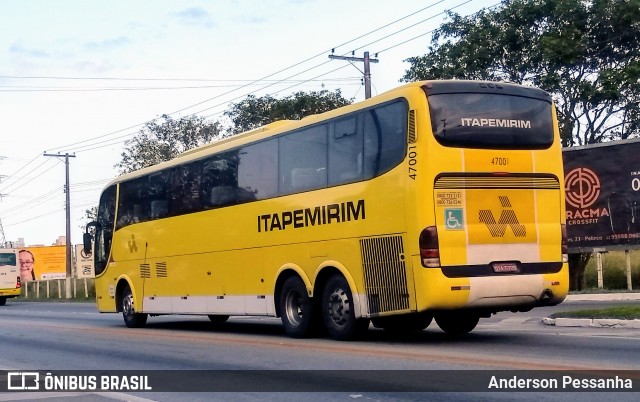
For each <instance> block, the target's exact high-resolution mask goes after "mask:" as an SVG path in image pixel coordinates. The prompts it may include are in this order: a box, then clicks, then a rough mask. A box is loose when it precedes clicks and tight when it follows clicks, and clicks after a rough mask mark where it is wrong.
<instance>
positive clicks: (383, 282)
mask: <svg viewBox="0 0 640 402" xmlns="http://www.w3.org/2000/svg"><path fill="white" fill-rule="evenodd" d="M360 251H361V253H362V266H363V267H364V282H365V291H366V293H367V301H368V303H369V313H370V314H377V313H382V312H388V311H403V310H407V309H409V291H408V286H407V269H406V265H405V261H404V246H403V243H402V236H383V237H371V238H366V239H361V240H360Z"/></svg>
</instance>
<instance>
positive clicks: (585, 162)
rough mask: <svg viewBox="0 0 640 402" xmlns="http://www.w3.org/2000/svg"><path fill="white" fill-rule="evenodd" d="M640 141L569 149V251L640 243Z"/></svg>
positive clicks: (565, 155) (566, 153) (566, 159)
mask: <svg viewBox="0 0 640 402" xmlns="http://www.w3.org/2000/svg"><path fill="white" fill-rule="evenodd" d="M639 156H640V140H638V139H636V140H625V141H615V142H609V143H603V144H594V145H588V146H583V147H572V148H565V149H564V150H563V160H564V174H565V195H566V207H567V236H568V239H567V241H568V246H569V252H573V253H575V252H591V251H598V250H602V251H604V250H615V249H627V250H630V249H634V248H640V157H639Z"/></svg>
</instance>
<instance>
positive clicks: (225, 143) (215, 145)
mask: <svg viewBox="0 0 640 402" xmlns="http://www.w3.org/2000/svg"><path fill="white" fill-rule="evenodd" d="M478 85H487V86H489V85H490V86H491V88H493V87H495V86H496V85H501V86H504V87H507V88H509V89H510V92H511V91H515V90H517V89H518V88H520V90H522V88H526V87H523V86H521V85H516V84H507V83H497V82H488V81H473V80H429V81H415V82H411V83H408V84H404V85H401V86H399V87H396V88H394V89H391V90H389V91H387V92H384V93H382V94H379V95H376V96H374V97H372V98H370V99H366V100H364V101H361V102H358V103H354V104H351V105H346V106H342V107H340V108H337V109H333V110H330V111H327V112H324V113H320V114H315V115H310V116H306V117H304V118H302V119H301V120H279V121H275V122H272V123H270V124H267V125H265V126H262V127H258V128H256V129H253V130H250V131H246V132H243V133H240V134H236V135H233V136H230V137H227V138H223V139H220V140H217V141H214V142H211V143H209V144H205V145H202V146H200V147H197V148H193V149H190V150H188V151H185V152H183V153H182V154H180V155H178V156H177V157H176V158H174V159H172V160H170V161H166V162H161V163H159V164H156V165H153V166H149V167H146V168H143V169H139V170H136V171H134V172H131V173H126V174H123V175H121V176H119V177H117V178H115V179H113V180H112V181H110V182H109V183H108V184H107V185H106V186H105V188H107V187H109V186H112V185H113V184H115V183H119V182H123V181H128V180H131V179H134V178H137V177H140V176H144V175H145V174H149V173H153V172H155V171H159V170H162V169H165V168H169V167H172V166H176V165H180V164H183V163H187V162H190V161H193V160H197V159H201V158H204V157H206V156H208V155H210V154H211V151H212V150H216V151H218V152H222V151H225V150H228V149H233V148H236V147H239V146H242V145H245V144H247V143H250V142H253V141H258V140H262V139H264V138H268V137H271V136H274V135H278V134H280V133H282V132H285V131H289V130H295V129H299V128H302V127H305V126H310V125H313V124H316V123H318V122H321V121H324V120H327V119H330V118H334V117H338V116H340V115H343V114H347V113H349V112H352V111H356V110H360V109H362V108H366V107H369V106H372V105H376V104H379V103H381V102H385V101H388V100H392V99H395V98H398V97H399V96H400V94H401V93H404V92H405V91H406V90H407V89H409V88H412V87H413V88H416V89H419V90H421V88H422V87H424V88H425V89H426V90H427V91H429V88H432V89H431V90H433V89H434V88H435V89H437V90H436V91H434V92H437V93H442V91H445V89H447V88H448V89H449V90H453V91H454V92H459V91H462V90H463V89H466V90H473V89H474V88H479V87H478ZM530 89H531V90H535V91H540V93H541V94H538V93H537V92H533V93H536V94H538V96H541V97H542V96H544V95H542V94H546V93H545V92H544V91H542V90H539V89H537V88H533V87H531V88H530ZM525 91H528V93H529V95H530V96H531V93H532V92H531V91H529V90H528V89H525ZM547 96H548V95H547Z"/></svg>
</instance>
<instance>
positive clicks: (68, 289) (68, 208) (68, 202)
mask: <svg viewBox="0 0 640 402" xmlns="http://www.w3.org/2000/svg"><path fill="white" fill-rule="evenodd" d="M44 156H53V157H56V158H62V157H64V164H65V179H66V180H65V186H64V192H65V196H66V202H65V210H66V215H67V219H66V221H67V233H66V238H67V239H66V243H67V252H66V256H67V279H66V281H65V283H66V286H65V290H66V293H67V299H70V298H71V277H72V276H73V271H72V270H71V197H70V195H69V193H70V191H69V158H75V157H76V156H75V154H74V155H69V154H68V153H66V154H61V153H57V154H48V153H46V152H45V153H44Z"/></svg>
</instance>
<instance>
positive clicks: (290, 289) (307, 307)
mask: <svg viewBox="0 0 640 402" xmlns="http://www.w3.org/2000/svg"><path fill="white" fill-rule="evenodd" d="M279 303H280V319H281V320H282V325H283V326H284V330H285V332H286V333H287V335H289V336H290V337H292V338H306V337H308V336H310V335H311V333H312V330H313V320H315V317H314V314H313V304H312V302H311V299H310V298H309V295H308V294H307V287H306V286H305V285H304V282H302V279H300V278H298V277H297V276H291V277H289V278H288V279H287V280H286V281H285V282H284V284H283V285H282V291H281V292H280V301H279Z"/></svg>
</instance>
